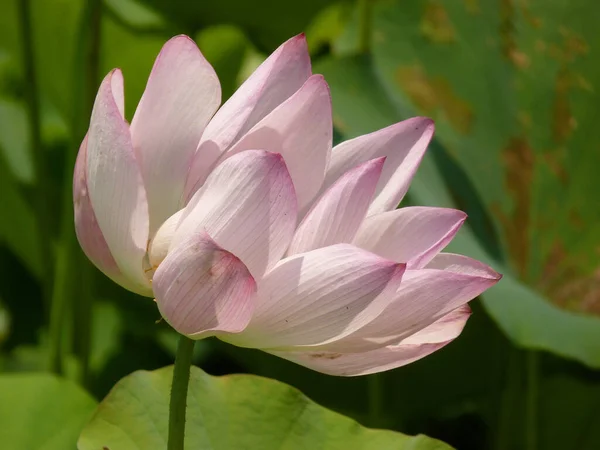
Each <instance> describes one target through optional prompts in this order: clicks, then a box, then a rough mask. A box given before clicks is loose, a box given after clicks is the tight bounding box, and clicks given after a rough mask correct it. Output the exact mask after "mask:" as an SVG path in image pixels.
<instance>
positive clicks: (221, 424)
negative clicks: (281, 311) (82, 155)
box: [0, 0, 600, 450]
mask: <svg viewBox="0 0 600 450" xmlns="http://www.w3.org/2000/svg"><path fill="white" fill-rule="evenodd" d="M19 1H20V0H4V1H3V3H2V8H1V9H2V14H0V213H1V217H2V219H1V220H0V273H2V275H1V276H0V297H1V307H0V322H2V323H0V344H1V345H2V347H1V348H0V370H1V371H3V372H6V374H3V375H0V447H1V448H8V449H10V450H13V449H15V450H19V449H23V450H32V449H37V448H40V449H45V450H49V449H53V448H56V449H65V448H74V446H75V442H76V439H77V436H78V435H79V432H80V430H81V428H82V427H83V426H84V424H85V423H86V422H87V420H88V418H89V417H90V415H91V414H92V409H93V408H94V406H95V401H94V400H92V399H91V398H90V396H89V395H88V394H86V393H85V392H84V391H83V390H81V389H80V388H78V387H77V386H75V385H74V384H72V383H71V382H69V381H66V380H64V379H59V378H55V377H51V376H47V375H42V374H38V375H33V374H29V373H23V371H27V370H44V369H45V366H46V359H47V347H48V332H47V322H48V309H49V305H48V304H46V303H44V302H43V301H42V299H41V297H40V292H41V285H42V283H46V282H47V281H48V280H44V279H43V278H44V277H43V275H42V274H43V273H44V268H45V267H47V266H48V265H53V261H42V260H41V257H40V255H41V253H40V251H39V247H40V242H39V240H40V238H39V230H38V224H36V221H35V220H34V205H36V199H35V195H36V192H37V186H38V184H37V183H38V182H39V180H36V179H35V176H34V171H33V161H32V155H31V148H30V145H31V144H30V136H29V132H30V130H29V128H28V127H29V125H28V122H27V120H26V110H25V103H24V101H23V100H24V97H25V95H24V94H25V93H26V92H27V89H29V88H30V87H29V86H28V85H27V83H26V82H25V80H24V78H23V70H22V66H23V65H22V61H21V58H22V55H21V52H22V49H21V42H20V34H19V33H20V30H19V22H18V20H17V18H18V14H17V6H18V4H19ZM31 3H32V16H33V17H32V20H33V35H34V44H35V62H36V63H37V71H38V87H39V92H38V96H39V98H40V104H41V109H42V111H41V113H42V117H41V128H42V129H41V135H42V140H43V142H42V144H43V151H44V154H45V155H46V156H47V160H46V163H47V167H46V168H47V175H48V179H47V180H46V181H45V183H47V184H48V185H47V186H43V189H44V192H46V193H47V194H48V201H49V202H50V204H51V206H52V207H51V208H50V211H51V214H50V216H49V217H48V218H47V225H48V230H46V231H47V232H48V236H49V237H50V239H51V241H52V249H53V251H54V252H56V250H57V249H60V248H62V246H63V245H64V243H63V242H61V241H60V237H59V236H60V234H59V220H60V217H61V215H63V212H62V211H61V210H59V209H58V205H60V203H61V198H62V197H63V196H66V197H70V192H69V191H68V190H65V189H67V188H64V189H63V186H68V185H69V183H70V177H71V170H72V167H71V166H69V164H70V162H69V161H70V159H69V156H68V155H69V154H73V152H74V151H75V149H76V148H77V146H78V144H79V142H80V140H81V138H82V135H83V132H84V131H85V128H86V127H87V122H88V120H89V110H88V109H89V102H90V101H91V99H92V98H93V94H94V92H95V89H96V85H95V84H94V83H96V81H97V80H98V79H101V77H103V76H104V75H105V74H106V73H107V72H108V71H109V70H111V69H112V68H114V67H120V68H121V69H122V70H123V73H124V77H125V87H126V116H127V118H128V119H129V120H131V119H132V117H133V112H134V110H135V107H136V105H137V102H138V100H139V98H140V97H141V95H142V93H143V90H144V87H145V84H146V81H147V77H148V74H149V73H150V70H151V67H152V64H153V61H154V58H155V56H156V54H157V53H158V51H159V50H160V48H161V46H162V45H163V43H164V42H165V41H166V40H167V39H168V38H170V37H171V36H174V35H176V34H181V33H186V34H189V35H191V36H192V37H193V38H194V39H195V40H196V42H197V43H198V45H199V47H200V48H201V49H202V51H203V53H204V54H205V56H206V57H207V59H208V60H209V61H210V62H211V64H212V65H213V67H214V68H215V70H216V71H217V73H218V75H219V78H220V80H221V83H222V87H223V100H225V99H226V98H227V97H228V96H229V95H231V93H232V92H234V89H235V88H236V87H237V86H238V85H239V83H240V82H241V81H242V80H243V79H244V78H245V77H246V76H248V75H249V73H250V70H252V69H253V68H255V67H256V65H257V64H258V63H260V61H262V60H263V59H264V57H265V56H266V55H267V54H268V52H270V51H272V50H273V49H274V48H275V47H277V46H278V45H279V44H281V43H282V42H283V41H284V40H286V39H288V38H289V37H291V36H293V35H295V34H297V33H300V32H302V31H306V33H307V37H308V41H309V47H310V50H311V54H312V55H313V63H314V64H313V65H314V72H315V73H324V74H325V76H326V79H327V80H328V82H329V84H330V86H331V91H332V97H333V103H334V118H335V125H336V131H338V132H339V133H338V134H339V137H340V139H348V138H351V137H354V136H357V135H360V134H364V133H368V132H371V131H374V130H377V129H379V128H382V127H385V126H387V125H390V124H392V123H395V122H398V121H400V120H403V119H405V118H407V117H410V116H412V115H415V114H422V115H429V116H431V117H433V118H434V119H435V120H436V126H437V131H436V140H435V141H434V142H433V143H432V145H431V146H430V149H429V152H428V155H427V156H426V157H425V159H424V161H423V163H422V165H421V167H420V169H419V172H418V173H417V176H416V178H415V180H414V182H413V184H412V186H411V189H410V192H409V195H408V197H407V199H406V200H405V203H406V204H418V205H431V206H446V207H458V208H461V209H464V210H466V211H467V212H468V213H469V220H468V222H467V223H468V226H466V227H465V228H464V229H463V230H462V231H461V232H460V233H459V235H458V236H457V237H456V239H455V240H454V241H453V242H452V244H451V245H450V246H449V247H448V249H447V250H448V251H454V252H458V253H464V254H467V255H470V256H472V257H475V258H477V259H480V260H483V261H486V262H488V263H490V264H491V265H492V266H493V267H494V268H496V269H498V270H499V271H501V272H503V273H504V274H505V276H504V279H503V280H502V282H501V283H499V284H498V285H497V286H496V287H494V288H493V289H491V290H490V291H488V292H486V294H485V296H484V297H483V298H482V299H481V302H474V305H473V309H474V314H473V315H472V317H471V319H470V320H469V323H468V325H467V327H466V329H465V331H464V332H463V334H462V335H461V336H460V338H459V339H457V340H456V342H454V343H452V344H451V345H449V346H448V347H446V348H444V349H443V350H441V351H439V352H436V353H435V354H434V355H432V356H430V357H428V358H426V359H425V360H423V361H419V362H417V363H415V364H411V365H409V366H407V367H405V368H402V369H399V370H396V371H392V372H389V373H385V374H382V375H379V378H378V380H377V384H379V385H380V386H382V393H380V394H379V395H381V398H378V399H376V400H378V401H376V402H373V401H371V400H372V397H373V396H374V395H378V394H376V393H373V391H372V390H371V391H370V390H369V387H368V385H369V382H370V381H369V378H351V379H346V378H335V377H328V376H324V375H321V374H318V373H316V372H312V371H309V370H308V369H305V368H302V367H299V366H296V365H294V364H292V363H289V362H287V361H284V360H281V359H277V358H275V357H272V356H270V355H267V354H265V353H262V352H258V351H252V350H246V349H239V348H235V347H231V346H229V345H227V344H224V343H222V342H220V341H216V340H212V339H209V340H205V341H202V342H201V343H200V344H198V345H196V354H195V355H194V361H195V362H196V363H197V364H198V365H201V366H202V367H203V368H204V369H206V370H207V371H208V372H209V373H214V374H230V373H234V372H250V373H253V374H258V375H261V376H264V377H270V378H275V379H278V380H280V381H283V382H286V383H288V384H289V385H291V386H294V388H291V387H288V386H285V385H283V384H281V383H279V382H276V381H269V380H266V379H263V378H258V377H256V376H248V377H244V376H238V375H236V376H225V377H218V378H213V377H211V376H208V375H206V374H204V373H203V372H200V371H199V370H195V371H194V374H193V384H192V388H191V392H190V418H191V420H192V426H191V427H190V429H189V433H190V436H191V437H192V439H193V440H192V441H191V442H190V443H189V444H188V445H189V446H190V448H223V449H229V448H249V449H250V448H260V449H262V448H265V449H269V448H278V447H277V445H279V447H283V448H290V449H292V448H310V449H312V448H344V449H345V448H375V449H378V450H379V449H387V448H394V449H395V448H399V449H400V448H410V449H421V448H422V449H428V448H432V449H433V448H435V449H442V448H448V447H447V446H446V445H444V444H441V443H439V442H438V441H434V440H432V439H429V438H425V437H417V438H411V437H407V436H405V435H401V434H398V433H395V432H391V431H390V432H384V431H374V430H370V429H366V428H362V427H361V426H359V425H358V424H357V423H355V422H353V421H352V420H350V419H346V418H343V417H341V416H340V415H339V414H338V413H334V412H331V411H330V410H327V409H325V408H322V407H320V406H317V405H316V404H315V403H312V402H311V401H310V400H308V399H307V397H305V396H304V395H307V396H308V397H310V398H311V399H314V400H315V401H317V402H318V403H319V404H322V405H324V406H326V407H328V408H331V409H333V410H335V411H337V412H340V413H343V414H346V415H348V416H350V417H352V418H353V419H354V420H357V421H359V422H360V423H364V424H369V425H370V426H373V427H386V428H390V429H393V430H398V431H402V432H406V433H409V434H420V433H424V434H427V435H430V436H435V437H436V438H440V439H442V440H444V441H447V442H449V443H451V444H452V445H453V446H455V447H456V448H460V449H461V450H485V449H491V448H495V449H505V448H506V449H511V448H515V449H520V448H528V450H542V449H543V450H564V449H567V448H569V449H570V448H577V449H581V450H592V449H596V448H599V447H600V435H598V432H597V430H600V414H598V411H599V405H600V388H599V386H600V379H599V378H598V372H594V371H593V370H592V369H598V368H600V319H599V318H598V315H597V314H598V312H599V311H600V309H599V306H598V305H599V303H598V292H599V291H598V283H599V280H598V273H597V272H598V249H599V248H600V247H599V246H600V238H599V236H600V229H599V228H598V224H599V223H600V220H599V219H600V216H599V214H600V212H599V211H600V209H599V208H598V201H597V200H596V197H597V193H598V191H600V189H599V188H600V186H599V185H598V183H600V181H599V180H600V178H598V177H597V176H596V174H595V172H596V171H597V167H598V166H599V163H600V160H599V159H600V153H599V152H598V141H599V139H600V135H599V132H600V131H599V129H598V127H596V126H595V119H596V118H597V116H598V105H599V104H600V103H599V102H598V97H597V96H598V86H597V84H598V80H600V73H599V72H598V70H599V69H598V67H599V66H598V64H597V62H596V59H595V58H594V55H595V51H596V50H598V46H599V45H600V42H599V35H598V33H597V32H596V31H597V30H596V21H597V20H596V16H597V15H596V14H594V12H595V11H596V9H597V7H596V5H595V3H593V2H591V0H575V1H574V2H573V1H571V2H569V1H566V0H551V1H546V2H542V1H536V0H531V1H527V2H526V1H518V2H516V1H512V0H503V1H500V2H484V1H481V0H450V1H446V2H443V1H438V0H402V1H400V0H381V1H373V2H370V1H369V2H366V4H368V5H371V7H372V10H371V18H370V22H369V23H370V24H371V27H370V34H369V35H367V36H366V38H367V39H366V42H368V43H370V46H369V51H368V52H366V53H364V54H360V55H359V52H358V44H359V41H363V42H364V41H365V36H362V35H361V33H360V32H359V30H360V29H363V30H364V29H365V28H364V27H361V24H362V25H364V22H365V21H369V18H368V16H366V15H365V14H364V10H362V12H363V14H362V15H361V13H360V12H359V9H358V8H355V6H356V4H357V2H355V1H350V0H348V1H346V0H343V1H334V0H309V1H305V2H295V3H293V2H292V3H290V2H282V1H275V0H258V1H255V2H247V1H244V0H225V1H218V2H217V1H213V2H210V1H187V0H175V1H166V0H105V1H103V2H102V5H103V8H102V16H101V28H100V33H99V38H100V45H99V51H100V52H99V58H98V60H96V63H97V65H98V70H97V73H88V69H90V64H92V62H91V58H92V56H93V55H90V54H89V48H88V47H89V46H88V45H87V40H88V39H89V34H90V29H91V27H90V26H89V23H88V22H89V20H90V18H89V17H88V16H87V15H86V14H87V12H86V8H88V7H89V6H90V4H91V2H84V1H83V0H56V1H43V0H32V1H31ZM366 29H367V30H368V27H367V28H366ZM368 38H370V39H368ZM94 80H96V81H94ZM88 84H94V85H92V86H87V85H88ZM86 86H87V87H86ZM86 90H90V92H85V91H86ZM90 96H91V97H90ZM63 191H64V192H63ZM67 213H69V214H70V211H67ZM69 214H67V215H66V217H67V218H68V219H69V220H70V215H69ZM53 256H54V257H55V256H56V253H55V254H54V255H53ZM73 270H74V272H73V273H72V274H71V278H70V281H71V282H72V284H73V286H74V287H76V286H75V285H77V284H78V283H79V284H81V281H80V280H81V279H83V280H85V282H84V283H85V289H80V288H74V289H73V290H74V292H76V294H73V299H71V301H73V302H78V303H77V304H76V305H75V306H78V305H79V304H80V303H79V301H80V300H82V298H80V297H85V296H86V295H87V296H89V295H90V292H91V293H92V294H91V296H92V298H93V300H94V305H93V309H92V321H91V325H90V327H91V328H90V330H89V331H90V332H91V337H92V338H91V346H90V348H89V373H90V375H89V379H87V380H85V383H86V387H87V388H88V389H89V391H90V392H93V393H94V395H95V396H97V397H98V398H103V397H104V396H105V395H107V394H108V393H109V391H110V389H111V388H112V386H113V385H114V383H117V381H118V380H119V379H121V378H123V377H125V376H126V375H128V374H129V373H131V372H133V371H136V370H139V369H148V370H153V369H157V368H159V367H162V366H165V365H168V364H171V363H172V361H173V356H174V349H175V341H176V339H177V337H176V335H175V334H174V333H173V332H172V330H171V329H170V328H169V327H168V326H167V325H166V324H165V323H164V322H162V323H157V321H158V320H159V318H160V316H159V314H158V312H157V310H156V307H155V304H154V303H153V302H151V301H150V300H148V299H140V298H136V297H135V296H133V295H132V294H129V293H127V292H125V291H123V290H122V289H120V288H119V287H118V286H116V285H114V284H113V283H112V282H110V281H109V280H107V279H106V278H105V277H103V276H102V277H101V276H99V274H98V273H95V274H94V276H92V277H87V276H84V275H82V274H83V272H84V271H85V270H84V268H82V266H81V265H78V264H77V263H75V269H73ZM85 291H87V293H86V292H85ZM482 306H483V308H482ZM78 314H79V313H78V312H77V308H75V307H74V306H73V305H71V307H70V309H69V311H68V313H67V315H66V317H65V319H64V324H65V331H64V336H65V339H64V342H62V343H61V345H62V348H63V349H64V352H65V354H66V355H65V376H66V377H68V378H76V377H77V374H78V373H79V372H80V365H81V361H79V360H78V357H76V356H75V355H74V354H75V353H77V352H76V351H75V350H74V349H76V348H77V347H78V346H83V347H85V344H82V341H81V340H80V337H81V336H80V335H79V334H78V333H79V332H80V331H81V329H82V328H83V329H87V328H88V327H87V325H85V322H83V323H82V322H79V315H78ZM522 349H526V350H522ZM531 350H534V351H535V350H545V351H547V353H546V352H545V353H543V354H537V353H535V352H532V351H531ZM561 358H567V359H568V360H572V361H567V360H564V359H561ZM531 361H534V362H535V361H537V363H535V364H532V363H531ZM573 361H575V362H573ZM579 363H583V364H585V365H586V366H587V367H583V366H581V365H579ZM8 372H21V373H11V374H8ZM169 382H170V369H168V368H166V369H160V370H158V371H154V372H139V371H138V372H135V373H134V374H132V375H130V376H127V377H126V378H124V379H123V380H122V381H120V382H119V383H118V384H117V387H116V388H115V390H114V391H112V392H111V393H110V394H108V397H106V399H105V400H104V401H103V402H102V404H101V405H102V406H101V407H100V408H98V410H97V411H96V414H95V416H94V417H93V419H92V421H91V422H90V423H89V424H88V426H87V428H86V431H85V432H84V434H83V436H82V438H81V442H80V447H81V449H82V450H85V449H88V448H89V449H93V450H98V449H100V448H102V446H106V447H108V448H110V449H111V450H112V449H114V450H121V449H123V450H126V449H127V448H149V449H155V448H156V449H159V448H163V447H164V442H165V439H166V419H167V416H166V415H167V396H168V390H169ZM296 389H300V390H301V391H302V392H303V393H304V395H303V394H300V392H298V391H297V390H296ZM377 403H379V404H380V410H376V408H374V407H373V406H372V405H373V404H377ZM369 405H371V406H369ZM57 411H60V414H58V413H57ZM111 424H113V425H111ZM115 425H116V426H115ZM308 430H310V433H309V432H308ZM105 439H107V440H105ZM228 439H229V440H228ZM265 439H271V441H268V440H265ZM208 440H210V444H207V442H208ZM536 441H537V445H535V442H536ZM531 442H534V445H530V444H531ZM352 446H354V447H352ZM536 447H537V448H536Z"/></svg>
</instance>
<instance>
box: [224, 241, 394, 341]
mask: <svg viewBox="0 0 600 450" xmlns="http://www.w3.org/2000/svg"><path fill="white" fill-rule="evenodd" d="M403 272H404V265H403V264H397V263H394V262H392V261H388V260H385V259H383V258H380V257H378V256H376V255H374V254H372V253H369V252H366V251H364V250H361V249H359V248H356V247H354V246H352V245H348V244H338V245H333V246H330V247H325V248H321V249H317V250H313V251H311V252H308V253H302V254H298V255H294V256H291V257H289V258H286V259H284V260H282V261H281V262H280V263H279V264H278V265H277V266H275V268H273V270H271V271H270V272H268V273H267V274H266V275H265V277H264V278H263V280H261V282H260V285H259V293H258V299H257V305H256V310H255V313H254V316H253V317H252V321H251V322H250V324H249V325H248V327H247V328H246V330H244V332H243V333H240V334H238V335H232V336H227V337H226V338H225V340H226V341H228V342H232V343H233V344H235V345H239V346H243V347H256V348H274V347H287V346H294V345H311V344H322V343H325V342H327V341H328V340H330V339H338V338H340V337H343V336H345V335H347V334H349V333H352V332H353V331H354V330H356V329H357V328H360V327H362V326H363V325H364V324H365V323H368V322H369V321H370V320H372V319H373V317H376V316H377V315H378V314H379V313H380V312H381V311H382V310H383V309H384V308H385V306H386V305H387V303H388V301H389V298H390V296H391V294H393V292H395V290H396V289H397V287H398V285H399V283H400V280H401V278H402V273H403ZM390 291H391V292H390Z"/></svg>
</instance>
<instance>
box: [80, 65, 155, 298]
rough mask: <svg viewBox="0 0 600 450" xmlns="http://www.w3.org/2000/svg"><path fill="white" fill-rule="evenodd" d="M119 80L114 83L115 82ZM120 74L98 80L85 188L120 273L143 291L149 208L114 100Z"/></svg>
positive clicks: (127, 133) (144, 287) (119, 111)
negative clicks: (98, 85)
mask: <svg viewBox="0 0 600 450" xmlns="http://www.w3.org/2000/svg"><path fill="white" fill-rule="evenodd" d="M115 77H117V81H116V82H115V81H114V80H113V78H115ZM120 79H121V75H120V72H119V71H118V70H115V71H113V72H111V73H110V74H108V75H107V76H106V78H104V80H103V81H102V84H101V86H100V89H99V91H98V95H97V97H96V101H95V103H94V109H93V111H92V118H91V121H90V129H89V131H88V142H87V186H88V191H89V198H90V202H91V206H92V208H93V210H94V213H95V215H96V219H97V221H98V226H99V227H100V230H101V231H102V235H103V236H104V239H105V240H106V245H107V246H108V248H109V249H110V253H111V255H112V256H113V258H114V259H115V262H116V263H117V265H118V266H119V269H120V271H121V273H122V274H123V275H124V276H125V277H127V278H129V279H130V281H131V282H132V283H134V284H136V285H138V286H139V287H140V289H147V287H148V280H147V278H146V276H145V274H144V270H143V260H144V257H145V255H146V245H147V242H148V204H147V202H146V192H145V190H144V185H143V182H142V177H141V173H140V169H139V166H138V163H137V161H136V158H135V154H134V152H133V147H132V145H131V137H130V134H129V126H128V125H127V123H126V122H125V120H124V119H123V116H122V113H121V110H120V109H119V108H120V106H119V105H118V104H117V101H120V100H115V99H122V98H123V93H122V92H113V89H114V88H115V86H117V87H119V86H120V87H122V85H123V84H122V82H120V81H119V80H120Z"/></svg>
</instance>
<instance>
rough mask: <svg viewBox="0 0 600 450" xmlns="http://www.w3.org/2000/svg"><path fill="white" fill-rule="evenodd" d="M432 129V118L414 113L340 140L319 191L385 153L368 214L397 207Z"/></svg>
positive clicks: (406, 189) (431, 134)
mask: <svg viewBox="0 0 600 450" xmlns="http://www.w3.org/2000/svg"><path fill="white" fill-rule="evenodd" d="M433 131H434V125H433V121H432V120H431V119H428V118H426V117H414V118H412V119H408V120H405V121H403V122H400V123H397V124H394V125H391V126H389V127H387V128H383V129H381V130H379V131H375V132H374V133H370V134H366V135H364V136H359V137H357V138H355V139H351V140H349V141H345V142H342V143H341V144H339V145H337V146H336V147H335V148H334V149H333V151H332V153H331V163H330V164H329V168H328V170H327V175H326V178H325V182H324V183H323V186H322V188H321V191H323V190H324V189H326V188H327V187H329V186H331V185H332V184H333V183H334V182H335V180H337V179H338V178H339V177H340V176H341V175H342V174H343V173H345V172H346V171H348V170H349V169H351V168H352V167H356V166H357V165H358V164H360V163H362V162H364V161H368V160H370V159H373V158H377V157H381V156H386V157H387V159H386V162H385V165H384V167H383V172H382V174H381V178H380V179H379V184H378V185H377V191H376V192H377V193H376V195H375V199H374V200H373V203H372V205H371V208H370V209H369V214H368V215H372V214H377V213H380V212H384V211H390V210H392V209H396V207H397V206H398V204H399V203H400V201H401V200H402V198H403V197H404V194H406V191H408V187H409V185H410V182H411V181H412V179H413V176H414V175H415V173H416V171H417V168H418V167H419V164H420V163H421V159H422V158H423V155H424V153H425V150H426V149H427V145H428V144H429V141H430V140H431V137H432V136H433Z"/></svg>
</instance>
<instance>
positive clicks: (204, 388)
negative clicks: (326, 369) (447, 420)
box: [78, 367, 450, 450]
mask: <svg viewBox="0 0 600 450" xmlns="http://www.w3.org/2000/svg"><path fill="white" fill-rule="evenodd" d="M172 372H173V370H172V368H171V367H166V368H163V369H160V370H157V371H154V372H135V373H133V374H131V375H129V376H128V377H126V378H124V379H123V380H121V381H120V382H119V383H118V384H117V385H116V386H115V387H114V389H113V390H112V391H111V392H110V394H109V395H108V396H107V397H106V398H105V399H104V400H103V401H102V403H101V404H100V406H99V407H98V409H97V410H96V413H95V414H94V416H93V418H92V420H91V421H90V423H89V424H88V425H87V426H86V427H85V428H84V430H83V432H82V434H81V437H80V438H79V444H78V448H79V450H96V449H98V448H102V447H107V448H114V449H119V450H129V449H131V450H134V449H138V448H157V449H158V448H164V446H165V445H166V440H167V411H168V402H169V391H170V386H171V378H172ZM186 448H189V449H200V448H201V449H215V450H216V449H222V450H228V449H234V448H235V449H240V450H241V449H275V448H285V449H289V450H293V449H309V448H310V449H323V450H334V449H340V450H341V449H344V450H346V449H348V450H352V449H357V450H358V449H361V450H368V449H373V450H380V449H387V448H390V449H391V448H394V449H398V450H401V449H411V450H444V449H450V447H449V446H447V445H445V444H443V443H441V442H439V441H436V440H434V439H430V438H427V437H424V436H417V437H409V436H405V435H402V434H400V433H395V432H391V431H383V430H369V429H366V428H363V427H361V426H360V425H358V424H357V423H356V422H354V421H352V420H350V419H347V418H345V417H343V416H341V415H339V414H336V413H334V412H332V411H329V410H327V409H325V408H322V407H320V406H318V405H316V404H315V403H313V402H311V401H310V400H309V399H308V398H307V397H306V396H304V395H303V394H302V393H301V392H299V391H298V390H296V389H294V388H291V387H289V386H286V385H284V384H282V383H279V382H277V381H274V380H268V379H265V378H260V377H256V376H247V375H246V376H240V375H229V376H225V377H216V378H215V377H211V376H209V375H207V374H206V373H204V372H202V371H201V370H200V369H197V368H195V367H193V368H192V374H191V380H190V388H189V393H188V410H187V431H186Z"/></svg>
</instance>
